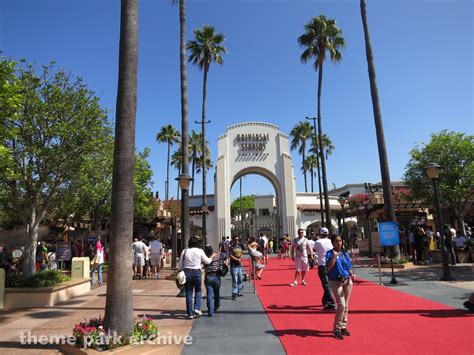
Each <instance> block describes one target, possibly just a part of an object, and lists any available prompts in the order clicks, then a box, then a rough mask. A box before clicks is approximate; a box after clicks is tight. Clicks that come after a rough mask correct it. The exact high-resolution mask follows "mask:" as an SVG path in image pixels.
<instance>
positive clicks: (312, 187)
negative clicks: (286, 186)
mask: <svg viewBox="0 0 474 355" xmlns="http://www.w3.org/2000/svg"><path fill="white" fill-rule="evenodd" d="M309 172H310V173H311V192H314V178H313V176H314V169H313V167H312V166H311V169H310V170H309Z"/></svg>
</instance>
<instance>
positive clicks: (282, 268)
mask: <svg viewBox="0 0 474 355" xmlns="http://www.w3.org/2000/svg"><path fill="white" fill-rule="evenodd" d="M262 277H263V280H260V281H257V293H258V296H259V297H260V301H261V302H262V305H263V307H264V308H265V310H266V312H267V314H268V317H269V318H270V321H271V322H272V324H273V327H274V329H275V335H278V336H279V338H280V341H281V342H282V344H283V346H284V348H285V350H286V352H287V353H288V354H324V353H334V352H341V353H343V354H417V355H419V354H473V353H474V341H473V334H474V333H473V330H474V329H473V320H474V318H473V317H472V316H471V314H468V313H467V312H465V311H463V310H459V309H452V308H449V307H447V306H443V305H441V304H438V303H435V302H432V301H429V300H425V299H422V298H419V297H415V296H411V295H408V294H405V293H402V292H400V291H397V290H395V289H391V288H387V287H384V286H379V285H376V284H373V283H370V282H367V281H363V280H360V283H356V284H355V285H354V287H353V289H352V296H351V300H350V306H349V317H348V329H349V330H350V331H351V333H352V335H351V336H350V337H345V339H344V340H342V341H341V340H337V339H335V338H333V337H332V326H333V321H334V312H330V311H324V310H323V309H322V305H321V296H322V288H321V283H320V281H319V278H318V275H317V270H316V269H314V270H310V272H309V274H307V275H306V282H308V283H309V285H308V286H306V287H305V286H301V285H298V286H297V287H290V286H288V284H289V283H290V282H292V281H293V277H294V269H293V263H292V261H291V259H290V260H288V259H286V260H278V259H276V258H270V262H269V264H268V265H267V267H266V269H265V271H264V272H263V275H262ZM466 293H467V291H466ZM462 301H463V300H459V303H460V304H461V303H462ZM333 346H337V348H334V347H333Z"/></svg>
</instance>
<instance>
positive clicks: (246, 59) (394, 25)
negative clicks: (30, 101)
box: [0, 0, 474, 196]
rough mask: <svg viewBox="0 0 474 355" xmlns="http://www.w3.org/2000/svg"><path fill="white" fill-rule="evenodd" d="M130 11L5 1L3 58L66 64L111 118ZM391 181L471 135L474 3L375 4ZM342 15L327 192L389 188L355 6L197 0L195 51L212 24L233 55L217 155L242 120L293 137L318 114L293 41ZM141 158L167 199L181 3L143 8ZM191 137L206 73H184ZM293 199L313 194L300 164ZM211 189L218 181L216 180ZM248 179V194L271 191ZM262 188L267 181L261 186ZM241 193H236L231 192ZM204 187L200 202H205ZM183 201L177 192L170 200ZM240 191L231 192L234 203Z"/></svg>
mask: <svg viewBox="0 0 474 355" xmlns="http://www.w3.org/2000/svg"><path fill="white" fill-rule="evenodd" d="M119 4H120V1H118V0H113V1H112V0H80V1H79V0H68V1H64V0H2V1H1V2H0V50H1V51H2V52H3V54H4V55H6V56H8V57H13V58H16V59H19V58H25V59H26V60H27V61H34V62H36V63H38V64H39V65H42V64H46V63H48V62H50V61H55V62H56V63H57V66H59V67H62V68H65V69H66V70H69V71H71V72H72V73H73V74H75V75H79V76H82V77H83V78H84V80H85V82H86V83H87V84H88V86H89V87H90V88H91V89H92V90H94V91H96V93H97V95H98V96H99V97H101V102H102V105H103V106H104V107H106V108H108V109H109V110H110V117H111V119H113V117H114V115H115V114H114V111H115V99H116V92H117V67H118V41H119V15H120V6H119ZM367 9H368V18H369V28H370V33H371V37H372V46H373V50H374V56H375V64H376V71H377V79H378V86H379V94H380V102H381V109H382V115H383V119H384V125H385V137H386V144H387V149H388V156H389V162H390V173H391V178H392V180H399V179H400V178H401V177H402V176H403V173H404V168H405V165H406V163H407V162H408V159H409V157H408V153H409V151H410V150H411V149H412V148H413V147H414V145H415V144H416V143H419V142H427V141H428V140H429V137H430V135H431V134H432V133H434V132H439V131H440V130H443V129H451V130H455V131H460V132H469V133H471V134H472V133H473V131H474V129H473V128H474V123H473V122H474V118H473V96H474V95H473V62H474V61H473V43H474V41H473V32H474V31H473V10H474V9H473V2H472V1H471V0H393V1H388V0H377V1H375V0H368V1H367ZM320 14H324V15H326V16H327V17H329V18H335V19H336V20H337V22H338V25H339V27H340V28H341V29H342V31H343V36H344V37H345V40H346V43H347V47H346V48H345V49H343V51H342V56H343V59H342V61H341V62H340V63H339V64H338V65H334V64H332V63H331V62H329V61H328V62H327V63H326V64H325V67H324V81H323V95H322V116H323V128H324V131H325V132H326V133H327V134H328V135H329V136H330V137H331V139H332V141H333V143H334V145H335V146H336V149H335V151H334V153H333V155H332V156H330V158H329V161H328V163H327V165H328V183H329V186H332V184H333V183H335V184H336V185H337V186H338V187H340V186H342V185H344V184H347V183H356V182H377V181H380V169H379V164H378V153H377V146H376V140H375V128H374V124H373V114H372V103H371V98H370V91H369V81H368V75H367V63H366V58H365V47H364V38H363V29H362V22H361V18H360V8H359V1H356V0H343V1H333V0H331V1H329V0H326V1H322V0H319V1H316V0H312V1H309V0H305V1H302V0H252V1H250V0H226V1H218V0H187V29H186V31H187V40H190V39H192V35H193V34H192V29H195V28H199V27H202V26H203V25H204V24H210V25H214V26H215V27H216V30H217V31H218V32H222V33H224V34H225V36H226V42H225V45H226V46H227V48H228V49H229V54H228V55H226V56H225V62H224V65H223V66H222V67H220V66H217V65H214V66H211V69H210V73H209V81H208V100H207V116H208V119H211V120H212V123H211V124H210V125H208V129H207V137H208V140H209V141H210V142H211V152H212V158H213V160H214V159H215V157H216V155H217V144H216V142H217V137H218V136H219V135H220V134H223V133H224V132H225V129H226V127H228V126H229V125H231V124H235V123H238V122H242V121H265V122H269V123H273V124H276V125H278V126H279V127H280V130H281V131H282V132H284V133H287V134H288V133H289V132H290V130H291V128H292V127H293V126H294V125H295V124H296V123H297V122H298V121H300V120H303V119H304V118H305V116H314V115H315V114H316V89H317V74H316V73H315V72H314V70H313V68H312V67H311V65H309V64H307V65H303V64H301V62H300V60H299V57H300V54H301V52H302V49H300V48H299V47H298V44H297V37H298V36H299V35H301V34H302V33H303V25H304V24H305V23H307V22H308V21H309V20H310V19H311V18H312V17H313V16H317V15H320ZM139 34H140V41H139V82H138V85H139V91H138V112H137V131H136V132H137V133H136V134H137V135H136V143H137V148H138V149H140V150H142V149H143V148H144V147H149V148H151V164H152V167H153V171H154V178H153V180H154V187H153V190H158V191H160V195H161V196H164V181H165V179H166V145H165V144H160V145H159V144H157V143H156V142H155V136H156V133H157V132H158V131H159V129H160V127H161V126H163V125H165V124H168V123H171V124H173V125H174V126H175V127H177V128H178V129H180V122H181V117H180V89H179V87H180V86H179V22H178V6H176V5H171V1H170V0H140V12H139ZM188 85H189V118H190V128H194V129H196V130H199V129H200V127H199V125H195V124H193V122H194V120H200V118H201V117H200V112H201V97H202V96H201V95H202V92H201V90H202V72H201V71H199V70H198V69H197V68H196V67H193V66H191V65H188ZM293 158H294V164H295V176H296V184H297V191H304V180H303V176H302V173H300V170H299V167H300V166H301V158H300V157H298V156H297V154H296V153H294V154H293ZM208 177H209V181H208V186H209V187H208V191H209V192H210V193H212V192H213V190H214V189H213V180H212V177H213V171H212V172H211V173H209V174H208ZM260 179H261V178H254V177H252V176H251V177H248V178H247V179H246V180H245V181H246V183H245V184H244V193H257V192H259V193H261V194H263V193H270V192H273V188H272V187H271V185H270V184H269V183H266V184H267V185H266V186H268V188H262V186H261V185H260V182H261V180H260ZM257 184H259V186H258V188H257ZM237 185H238V184H236V185H235V186H234V189H233V190H235V191H237V190H236V188H237V187H238V186H237ZM200 186H201V179H200V177H198V182H197V184H196V191H195V192H196V193H200V191H201V187H200ZM175 191H176V188H175V181H174V180H173V181H172V184H171V189H170V195H174V194H175ZM235 194H236V192H234V191H233V195H235Z"/></svg>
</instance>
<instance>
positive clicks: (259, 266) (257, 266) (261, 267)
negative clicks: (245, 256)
mask: <svg viewBox="0 0 474 355" xmlns="http://www.w3.org/2000/svg"><path fill="white" fill-rule="evenodd" d="M264 268H265V265H263V264H255V269H257V270H260V269H264Z"/></svg>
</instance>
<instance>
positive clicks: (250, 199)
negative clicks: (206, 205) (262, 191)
mask: <svg viewBox="0 0 474 355" xmlns="http://www.w3.org/2000/svg"><path fill="white" fill-rule="evenodd" d="M254 197H255V196H254V195H247V196H242V210H240V197H239V198H236V199H235V200H234V201H232V203H231V205H230V214H231V216H232V217H235V216H237V215H240V216H242V215H243V213H244V212H245V211H248V210H250V209H253V208H254Z"/></svg>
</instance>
